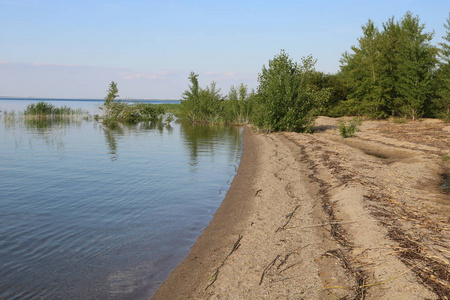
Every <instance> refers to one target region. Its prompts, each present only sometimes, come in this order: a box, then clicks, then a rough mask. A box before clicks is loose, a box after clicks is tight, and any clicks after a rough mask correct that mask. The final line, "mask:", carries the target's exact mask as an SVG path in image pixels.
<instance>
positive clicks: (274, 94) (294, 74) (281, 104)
mask: <svg viewBox="0 0 450 300" xmlns="http://www.w3.org/2000/svg"><path fill="white" fill-rule="evenodd" d="M314 64H315V60H313V59H312V57H311V56H309V57H306V58H303V59H302V63H301V64H297V63H295V62H293V61H292V59H290V58H289V55H288V54H286V53H285V52H284V51H283V50H282V51H281V53H280V54H279V55H277V56H275V57H274V59H273V60H270V61H269V66H268V68H266V67H265V66H263V70H262V73H260V74H259V77H258V81H259V86H258V91H257V96H256V108H255V113H254V115H253V118H252V121H253V123H254V124H255V125H256V126H258V127H259V128H260V129H261V130H263V131H284V130H286V131H297V132H310V131H311V127H312V124H313V121H314V109H315V108H317V107H318V106H319V105H318V104H319V103H321V102H324V101H326V100H327V94H326V93H324V92H323V91H317V90H314V89H313V88H311V86H309V85H308V81H307V79H308V76H310V75H311V73H312V72H313V70H314V69H313V67H314Z"/></svg>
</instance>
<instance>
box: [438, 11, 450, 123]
mask: <svg viewBox="0 0 450 300" xmlns="http://www.w3.org/2000/svg"><path fill="white" fill-rule="evenodd" d="M444 27H445V29H446V35H445V36H443V37H442V38H443V39H444V42H442V43H439V46H440V49H439V50H440V52H439V56H440V62H439V69H438V71H437V74H436V81H437V86H438V98H437V99H436V115H437V116H439V117H442V118H445V119H447V120H449V119H450V13H449V16H448V18H447V20H446V23H444Z"/></svg>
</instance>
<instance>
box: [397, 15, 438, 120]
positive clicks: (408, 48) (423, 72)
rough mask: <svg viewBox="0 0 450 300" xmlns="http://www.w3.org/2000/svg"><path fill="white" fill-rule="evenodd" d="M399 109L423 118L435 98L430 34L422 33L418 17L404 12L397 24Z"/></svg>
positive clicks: (433, 47) (434, 59)
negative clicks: (399, 32)
mask: <svg viewBox="0 0 450 300" xmlns="http://www.w3.org/2000/svg"><path fill="white" fill-rule="evenodd" d="M400 28H401V36H400V40H399V53H400V63H399V66H398V68H399V77H398V81H397V86H398V98H399V99H400V103H399V106H400V107H398V111H399V112H401V113H402V114H403V115H405V116H407V117H410V118H412V119H415V118H420V117H423V116H424V115H425V114H426V113H427V112H429V110H430V109H431V103H432V100H433V98H434V84H433V76H434V69H435V67H436V64H437V53H438V52H437V48H436V47H435V46H432V45H431V40H432V38H433V33H426V32H424V29H425V25H422V24H420V19H419V17H418V16H415V17H414V16H413V15H412V14H411V13H410V12H408V13H406V15H405V16H404V17H403V19H402V20H401V23H400Z"/></svg>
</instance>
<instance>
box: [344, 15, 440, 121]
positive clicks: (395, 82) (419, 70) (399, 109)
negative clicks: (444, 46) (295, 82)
mask: <svg viewBox="0 0 450 300" xmlns="http://www.w3.org/2000/svg"><path fill="white" fill-rule="evenodd" d="M362 29H363V37H361V38H360V39H358V41H359V44H358V46H355V47H352V51H353V53H351V54H349V53H344V55H343V58H342V60H341V64H342V65H341V71H342V73H343V74H344V76H345V78H346V80H347V82H348V83H349V84H350V86H352V89H351V92H350V94H349V100H348V101H347V103H346V104H347V105H348V106H353V107H354V108H355V109H354V110H353V111H354V112H355V111H356V112H357V113H363V114H366V115H369V116H371V117H374V118H386V117H388V116H392V115H394V116H395V115H402V116H407V117H411V118H413V119H414V118H417V117H422V116H424V115H425V114H427V113H428V112H429V111H430V108H431V106H432V105H431V104H432V100H433V96H434V95H433V94H434V93H433V90H434V88H433V80H432V78H433V73H434V69H435V66H436V62H437V60H436V55H437V50H436V47H434V46H432V45H431V44H430V42H431V39H432V37H433V34H432V33H426V32H424V29H425V26H424V25H422V24H420V20H419V17H417V16H413V15H412V13H410V12H407V13H406V14H405V15H404V17H403V18H402V20H401V21H400V22H397V21H395V20H394V18H393V17H392V18H390V19H389V20H388V21H387V22H385V23H383V31H381V32H379V31H378V29H377V28H376V27H375V25H374V24H373V22H372V21H370V20H369V21H368V23H367V24H366V25H365V26H363V27H362Z"/></svg>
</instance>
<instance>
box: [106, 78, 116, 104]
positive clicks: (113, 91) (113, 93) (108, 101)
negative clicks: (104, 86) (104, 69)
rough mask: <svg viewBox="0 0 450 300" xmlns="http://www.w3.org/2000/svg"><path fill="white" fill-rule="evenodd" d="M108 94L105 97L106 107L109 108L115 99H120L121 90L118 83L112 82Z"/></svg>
mask: <svg viewBox="0 0 450 300" xmlns="http://www.w3.org/2000/svg"><path fill="white" fill-rule="evenodd" d="M107 92H108V94H107V95H106V97H105V106H106V107H109V106H111V104H112V103H113V102H114V101H115V99H116V98H117V97H119V95H118V94H117V93H118V92H119V89H118V88H117V83H115V82H114V81H111V83H110V84H109V88H108V90H107Z"/></svg>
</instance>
